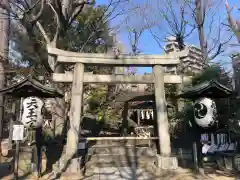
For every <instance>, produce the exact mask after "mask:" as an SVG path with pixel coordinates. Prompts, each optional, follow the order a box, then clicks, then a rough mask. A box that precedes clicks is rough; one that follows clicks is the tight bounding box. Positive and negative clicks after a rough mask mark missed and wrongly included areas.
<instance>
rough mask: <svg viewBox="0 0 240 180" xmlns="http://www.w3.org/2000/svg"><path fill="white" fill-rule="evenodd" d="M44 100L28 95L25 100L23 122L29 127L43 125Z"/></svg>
mask: <svg viewBox="0 0 240 180" xmlns="http://www.w3.org/2000/svg"><path fill="white" fill-rule="evenodd" d="M42 107H43V101H42V100H41V99H39V98H37V97H28V98H26V99H24V101H23V116H22V122H23V124H24V125H25V126H27V127H37V126H41V125H42V123H43V122H42V121H43V118H42Z"/></svg>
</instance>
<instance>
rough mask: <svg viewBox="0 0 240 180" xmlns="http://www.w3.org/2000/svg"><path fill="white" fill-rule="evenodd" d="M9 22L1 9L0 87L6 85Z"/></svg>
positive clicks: (1, 104)
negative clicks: (5, 64)
mask: <svg viewBox="0 0 240 180" xmlns="http://www.w3.org/2000/svg"><path fill="white" fill-rule="evenodd" d="M2 1H3V2H2V3H3V4H4V5H5V6H9V1H8V0H2ZM9 22H10V18H9V15H8V14H7V11H6V10H4V9H0V89H2V88H3V87H4V85H5V77H4V63H5V62H6V61H7V59H8V45H9ZM3 114H4V97H3V96H2V95H0V141H1V139H2V131H3Z"/></svg>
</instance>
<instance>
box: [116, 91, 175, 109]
mask: <svg viewBox="0 0 240 180" xmlns="http://www.w3.org/2000/svg"><path fill="white" fill-rule="evenodd" d="M115 101H116V102H138V101H139V103H137V104H134V105H132V106H130V107H129V108H130V109H150V107H152V106H153V105H154V102H155V94H154V93H153V92H128V91H126V92H122V93H120V94H119V95H117V96H116V97H115ZM151 101H152V102H151ZM167 107H172V106H171V105H169V104H167Z"/></svg>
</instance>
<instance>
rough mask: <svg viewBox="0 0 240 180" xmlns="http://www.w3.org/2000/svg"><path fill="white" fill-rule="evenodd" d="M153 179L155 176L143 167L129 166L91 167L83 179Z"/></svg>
mask: <svg viewBox="0 0 240 180" xmlns="http://www.w3.org/2000/svg"><path fill="white" fill-rule="evenodd" d="M94 179H95V180H135V179H136V180H154V179H156V178H155V176H154V175H153V174H152V173H150V172H148V171H147V170H146V169H143V168H137V169H136V168H131V167H102V168H97V167H95V168H93V170H92V174H91V173H90V174H89V173H88V175H86V176H85V180H94Z"/></svg>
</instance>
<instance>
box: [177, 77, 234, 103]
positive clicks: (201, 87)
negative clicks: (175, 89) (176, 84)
mask: <svg viewBox="0 0 240 180" xmlns="http://www.w3.org/2000/svg"><path fill="white" fill-rule="evenodd" d="M232 95H233V91H232V90H231V89H229V88H228V87H226V86H224V85H222V84H220V83H219V82H217V81H215V80H211V81H206V82H203V83H200V84H198V85H195V86H193V87H191V88H187V89H185V90H184V91H183V93H182V94H180V95H178V97H181V98H186V99H197V98H201V97H208V98H213V99H216V98H225V97H229V96H232Z"/></svg>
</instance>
